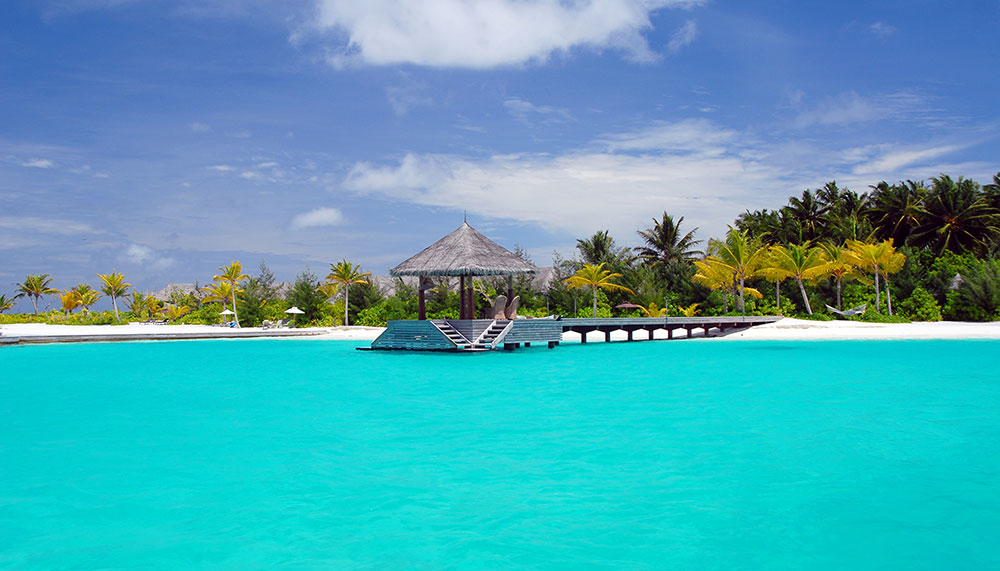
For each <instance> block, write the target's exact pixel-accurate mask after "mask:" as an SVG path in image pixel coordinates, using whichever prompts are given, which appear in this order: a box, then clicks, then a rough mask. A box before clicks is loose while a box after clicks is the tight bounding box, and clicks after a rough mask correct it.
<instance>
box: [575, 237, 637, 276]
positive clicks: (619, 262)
mask: <svg viewBox="0 0 1000 571" xmlns="http://www.w3.org/2000/svg"><path fill="white" fill-rule="evenodd" d="M576 249H577V250H580V256H581V257H582V258H583V263H585V264H590V265H597V264H608V265H610V266H611V267H613V268H620V267H621V266H623V265H625V264H628V263H630V262H631V256H630V252H631V250H630V249H629V248H619V247H618V245H617V244H615V239H614V238H612V237H611V235H610V234H608V231H607V230H600V231H598V232H595V233H594V235H593V236H591V237H590V238H584V239H578V240H577V241H576Z"/></svg>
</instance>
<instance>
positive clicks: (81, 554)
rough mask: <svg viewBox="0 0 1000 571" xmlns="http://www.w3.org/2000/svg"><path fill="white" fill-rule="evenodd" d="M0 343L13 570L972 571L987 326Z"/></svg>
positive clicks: (980, 485) (987, 447)
mask: <svg viewBox="0 0 1000 571" xmlns="http://www.w3.org/2000/svg"><path fill="white" fill-rule="evenodd" d="M356 345H357V344H356V343H349V342H324V341H294V340H279V341H264V340H260V341H256V340H251V341H247V340H243V341H197V342H158V343H118V344H113V343H109V344H71V345H49V346H14V347H3V348H0V568H3V569H98V568H99V569H126V568H128V569H136V568H155V569H192V568H223V569H260V568H290V569H313V568H323V569H327V568H328V569H399V568H414V569H443V568H446V569H512V568H516V569H523V568H529V569H666V568H671V569H726V570H729V569H987V568H994V569H995V568H998V566H1000V547H998V545H1000V543H998V538H1000V367H998V363H1000V360H998V357H1000V342H996V341H961V342H959V341H909V342H799V343H779V342H735V343H731V342H703V341H690V342H689V341H674V342H654V343H628V344H626V343H621V344H610V345H603V344H589V345H585V346H579V345H563V346H560V347H559V348H557V349H554V350H548V349H545V348H531V349H526V350H525V349H522V350H519V351H516V352H513V353H493V354H480V355H438V354H413V353H409V354H407V353H375V352H365V353H362V352H358V351H355V350H354V347H355V346H356Z"/></svg>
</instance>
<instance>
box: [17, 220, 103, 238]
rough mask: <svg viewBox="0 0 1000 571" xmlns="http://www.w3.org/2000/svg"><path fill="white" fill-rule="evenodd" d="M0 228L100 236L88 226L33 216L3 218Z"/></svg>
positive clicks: (65, 234) (98, 231)
mask: <svg viewBox="0 0 1000 571" xmlns="http://www.w3.org/2000/svg"><path fill="white" fill-rule="evenodd" d="M0 228H5V229H8V230H18V231H32V232H42V233H45V234H59V235H62V236H72V235H75V234H101V233H102V232H101V231H100V230H97V229H95V228H94V227H92V226H91V225H89V224H84V223H82V222H74V221H72V220H64V219H59V218H39V217H35V216H5V217H3V218H0Z"/></svg>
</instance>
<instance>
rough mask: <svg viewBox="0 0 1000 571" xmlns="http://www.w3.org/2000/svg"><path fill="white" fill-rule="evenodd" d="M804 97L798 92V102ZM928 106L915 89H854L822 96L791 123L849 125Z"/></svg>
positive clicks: (917, 112) (800, 125)
mask: <svg viewBox="0 0 1000 571" xmlns="http://www.w3.org/2000/svg"><path fill="white" fill-rule="evenodd" d="M804 99H805V96H804V94H802V93H801V92H799V93H797V94H796V97H795V101H796V104H799V105H801V102H802V101H803V100H804ZM924 110H925V100H924V98H923V97H921V96H919V95H916V94H913V93H892V94H889V95H878V96H872V97H864V96H862V95H859V94H858V93H856V92H854V91H849V92H846V93H841V94H840V95H838V96H836V97H828V98H825V99H823V100H821V101H820V102H819V103H818V104H817V105H816V106H815V107H814V108H812V109H807V110H804V111H801V112H800V113H799V115H798V116H797V117H796V118H795V119H794V121H793V122H792V125H793V126H794V127H796V128H799V129H804V128H807V127H812V126H814V125H848V124H851V123H862V122H870V121H880V120H883V119H901V118H907V117H918V116H919V115H920V114H921V113H923V112H924Z"/></svg>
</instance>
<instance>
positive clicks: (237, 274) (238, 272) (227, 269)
mask: <svg viewBox="0 0 1000 571" xmlns="http://www.w3.org/2000/svg"><path fill="white" fill-rule="evenodd" d="M219 271H220V272H222V274H220V275H218V276H215V277H213V278H212V279H213V280H215V281H218V282H223V283H227V284H229V286H230V288H231V290H230V294H231V295H232V298H233V299H232V301H233V321H235V322H236V327H239V326H240V316H239V314H238V313H236V290H237V289H238V286H239V284H240V282H241V281H243V280H245V279H247V278H249V277H250V276H248V275H246V274H244V273H243V264H241V263H240V262H239V261H235V262H233V263H231V264H229V265H228V266H222V267H220V268H219Z"/></svg>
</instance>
